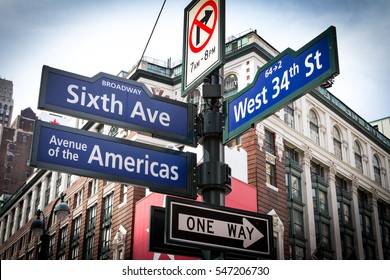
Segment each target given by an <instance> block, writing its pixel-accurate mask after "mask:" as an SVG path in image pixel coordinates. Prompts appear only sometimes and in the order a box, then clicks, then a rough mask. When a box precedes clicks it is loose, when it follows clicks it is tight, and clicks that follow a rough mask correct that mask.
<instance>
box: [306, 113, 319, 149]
mask: <svg viewBox="0 0 390 280" xmlns="http://www.w3.org/2000/svg"><path fill="white" fill-rule="evenodd" d="M309 126H310V139H311V140H313V141H314V142H315V143H317V144H320V133H319V124H318V118H317V115H316V113H315V112H314V111H313V110H310V111H309Z"/></svg>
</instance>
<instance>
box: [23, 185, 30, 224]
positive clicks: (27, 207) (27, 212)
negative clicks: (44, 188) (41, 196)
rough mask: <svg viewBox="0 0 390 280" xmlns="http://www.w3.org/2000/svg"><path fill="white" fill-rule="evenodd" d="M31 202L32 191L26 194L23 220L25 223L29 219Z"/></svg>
mask: <svg viewBox="0 0 390 280" xmlns="http://www.w3.org/2000/svg"><path fill="white" fill-rule="evenodd" d="M31 203H32V193H31V192H30V193H29V194H28V195H27V205H26V216H25V220H24V223H25V224H27V222H28V220H29V217H30V213H31Z"/></svg>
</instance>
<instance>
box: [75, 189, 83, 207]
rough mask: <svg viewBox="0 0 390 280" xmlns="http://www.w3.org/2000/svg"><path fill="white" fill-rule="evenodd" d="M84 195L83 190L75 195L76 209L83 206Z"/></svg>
mask: <svg viewBox="0 0 390 280" xmlns="http://www.w3.org/2000/svg"><path fill="white" fill-rule="evenodd" d="M83 194H84V191H83V189H81V190H79V191H78V192H77V193H75V195H74V208H77V207H79V206H81V204H82V203H83Z"/></svg>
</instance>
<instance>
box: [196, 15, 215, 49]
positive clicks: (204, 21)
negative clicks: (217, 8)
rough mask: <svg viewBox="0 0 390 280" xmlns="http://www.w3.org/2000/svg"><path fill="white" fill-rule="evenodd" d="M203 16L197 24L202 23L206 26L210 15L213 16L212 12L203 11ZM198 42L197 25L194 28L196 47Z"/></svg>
mask: <svg viewBox="0 0 390 280" xmlns="http://www.w3.org/2000/svg"><path fill="white" fill-rule="evenodd" d="M204 14H205V15H204V17H203V18H202V19H201V20H200V21H199V22H201V23H203V24H204V25H205V26H206V24H207V22H208V21H209V19H210V17H211V15H212V14H213V11H212V10H211V11H210V10H205V11H204ZM206 27H207V26H206ZM199 41H200V27H199V25H197V26H196V45H199Z"/></svg>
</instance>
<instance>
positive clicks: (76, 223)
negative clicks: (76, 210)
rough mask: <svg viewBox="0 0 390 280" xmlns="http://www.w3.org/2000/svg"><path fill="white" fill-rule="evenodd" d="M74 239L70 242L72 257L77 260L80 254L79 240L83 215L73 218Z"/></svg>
mask: <svg viewBox="0 0 390 280" xmlns="http://www.w3.org/2000/svg"><path fill="white" fill-rule="evenodd" d="M72 224H73V225H72V228H73V229H72V239H71V244H70V259H71V260H77V259H78V256H79V240H80V228H81V215H79V216H77V217H76V218H74V219H73V223H72Z"/></svg>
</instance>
